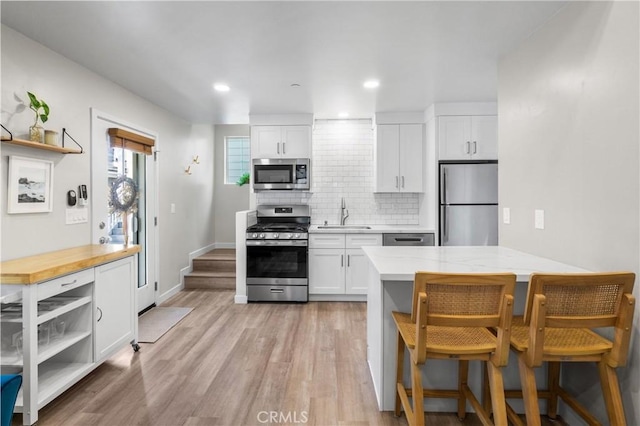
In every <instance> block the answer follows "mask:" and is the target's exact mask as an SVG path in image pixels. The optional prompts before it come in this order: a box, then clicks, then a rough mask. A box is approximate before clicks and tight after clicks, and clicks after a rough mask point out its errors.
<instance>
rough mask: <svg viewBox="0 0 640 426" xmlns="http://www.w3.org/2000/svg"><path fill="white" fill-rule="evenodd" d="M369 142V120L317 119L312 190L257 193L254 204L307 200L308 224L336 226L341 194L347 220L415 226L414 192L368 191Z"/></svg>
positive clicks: (370, 182)
mask: <svg viewBox="0 0 640 426" xmlns="http://www.w3.org/2000/svg"><path fill="white" fill-rule="evenodd" d="M373 141H374V132H373V128H372V122H371V120H369V119H362V120H316V121H315V125H314V129H313V144H312V146H313V158H312V163H311V191H310V192H296V191H287V192H285V191H277V192H276V191H274V192H258V193H256V200H257V204H259V205H260V204H280V203H292V204H309V205H310V206H311V222H312V223H314V224H321V223H324V221H325V220H326V221H327V222H328V223H329V224H337V223H340V213H341V209H340V201H341V199H342V198H344V199H345V203H346V206H347V210H349V218H348V219H347V221H346V223H347V224H351V225H354V224H374V225H375V224H378V225H380V224H382V225H418V224H419V216H418V209H419V200H418V194H400V193H398V194H376V193H373V187H374V185H373V183H374V182H373V179H374V177H373Z"/></svg>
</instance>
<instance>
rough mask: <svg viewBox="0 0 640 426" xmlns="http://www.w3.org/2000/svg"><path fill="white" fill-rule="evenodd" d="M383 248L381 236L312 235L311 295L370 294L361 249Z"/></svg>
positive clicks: (310, 242) (363, 255)
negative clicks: (370, 247) (366, 247)
mask: <svg viewBox="0 0 640 426" xmlns="http://www.w3.org/2000/svg"><path fill="white" fill-rule="evenodd" d="M381 245H382V235H381V234H310V235H309V294H336V295H341V294H347V295H352V294H367V282H368V281H367V274H368V263H367V262H368V260H367V259H366V256H365V254H364V252H363V251H362V249H361V247H363V246H381Z"/></svg>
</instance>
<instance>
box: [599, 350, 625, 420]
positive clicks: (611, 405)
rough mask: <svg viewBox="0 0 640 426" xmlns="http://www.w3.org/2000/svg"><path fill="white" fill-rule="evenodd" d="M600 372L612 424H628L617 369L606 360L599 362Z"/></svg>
mask: <svg viewBox="0 0 640 426" xmlns="http://www.w3.org/2000/svg"><path fill="white" fill-rule="evenodd" d="M598 373H600V382H601V384H602V394H603V395H604V402H605V405H606V406H607V414H608V415H609V423H611V424H612V425H626V424H627V421H626V420H625V418H624V408H623V407H622V397H621V396H620V385H619V384H618V376H617V375H616V370H615V369H613V368H611V367H609V366H608V365H607V363H606V361H600V362H598Z"/></svg>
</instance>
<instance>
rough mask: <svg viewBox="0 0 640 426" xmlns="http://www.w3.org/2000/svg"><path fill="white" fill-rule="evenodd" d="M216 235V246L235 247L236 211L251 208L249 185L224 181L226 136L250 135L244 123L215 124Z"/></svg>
mask: <svg viewBox="0 0 640 426" xmlns="http://www.w3.org/2000/svg"><path fill="white" fill-rule="evenodd" d="M215 132H216V137H215V146H216V148H215V169H216V173H215V179H214V188H215V197H214V202H213V204H214V206H215V211H216V214H215V235H216V247H219V248H225V247H228V248H234V247H235V240H236V233H235V232H236V231H235V221H236V212H238V211H242V210H248V209H249V188H250V186H249V185H243V186H238V185H233V184H231V185H227V184H225V183H224V173H225V171H224V161H225V152H224V151H225V147H224V145H225V138H226V137H227V136H247V137H249V126H248V125H244V124H237V125H225V124H219V125H216V126H215Z"/></svg>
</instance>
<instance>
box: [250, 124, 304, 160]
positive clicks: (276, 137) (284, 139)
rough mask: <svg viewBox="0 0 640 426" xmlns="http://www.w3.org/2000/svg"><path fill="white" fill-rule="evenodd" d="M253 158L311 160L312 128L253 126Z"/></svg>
mask: <svg viewBox="0 0 640 426" xmlns="http://www.w3.org/2000/svg"><path fill="white" fill-rule="evenodd" d="M251 158H311V126H251Z"/></svg>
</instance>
